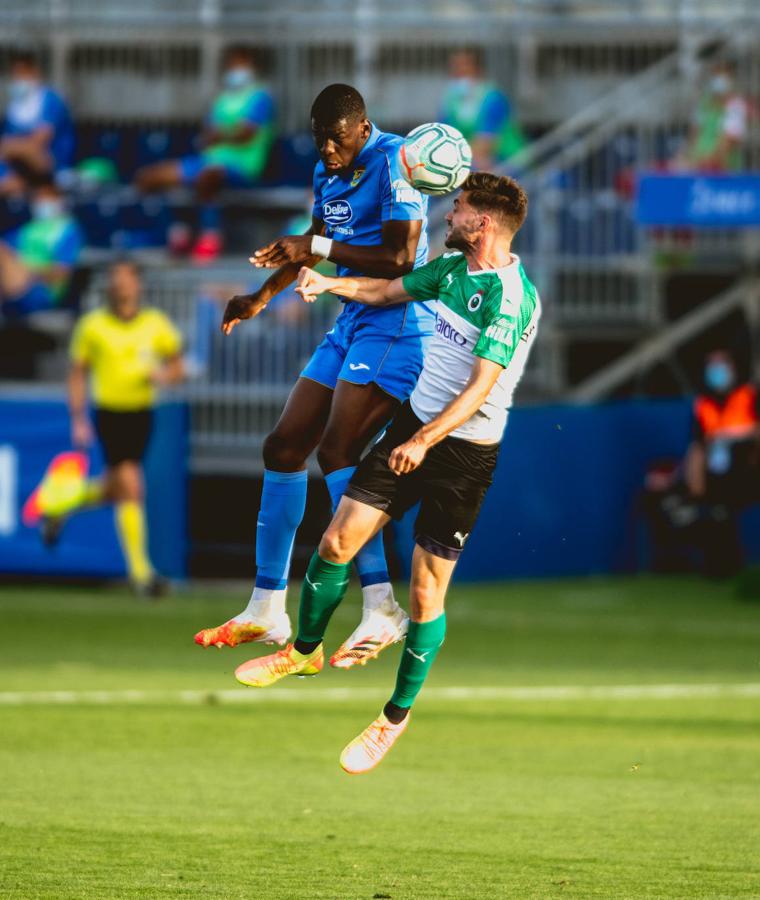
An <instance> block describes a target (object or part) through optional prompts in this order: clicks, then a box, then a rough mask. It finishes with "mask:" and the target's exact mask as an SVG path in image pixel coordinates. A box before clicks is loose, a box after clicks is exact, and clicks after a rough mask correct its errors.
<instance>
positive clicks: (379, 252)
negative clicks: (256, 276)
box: [251, 220, 422, 278]
mask: <svg viewBox="0 0 760 900" xmlns="http://www.w3.org/2000/svg"><path fill="white" fill-rule="evenodd" d="M312 233H313V234H321V232H312ZM421 233H422V222H421V221H420V220H412V221H390V222H384V223H383V227H382V243H381V244H377V245H375V246H369V247H363V246H360V245H357V244H348V243H344V242H341V241H333V242H332V247H331V249H330V254H329V256H328V257H327V258H328V259H329V260H330V261H331V262H334V263H338V264H339V265H342V266H347V267H349V268H351V269H361V270H362V271H365V272H371V273H372V274H373V275H377V276H380V277H385V278H397V277H398V276H399V275H405V274H406V273H407V272H411V271H412V269H413V268H414V257H415V254H416V253H417V244H418V243H419V239H420V234H421ZM310 253H311V237H309V236H307V235H300V234H299V235H292V236H290V237H282V238H278V239H277V240H276V241H274V242H273V243H272V244H269V245H268V246H267V247H262V249H261V250H257V251H256V252H255V253H254V254H253V256H252V257H251V262H252V263H253V264H254V265H255V266H257V267H259V268H264V269H272V268H274V267H275V266H282V265H284V264H286V263H289V262H299V263H305V259H306V257H307V256H308V255H309V254H310Z"/></svg>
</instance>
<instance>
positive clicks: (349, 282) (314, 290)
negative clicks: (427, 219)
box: [296, 266, 412, 306]
mask: <svg viewBox="0 0 760 900" xmlns="http://www.w3.org/2000/svg"><path fill="white" fill-rule="evenodd" d="M296 292H297V293H299V294H300V295H301V297H302V298H303V299H304V300H305V301H306V302H307V303H313V302H314V301H315V300H316V299H317V297H319V295H320V294H324V293H330V294H336V295H337V296H339V297H344V298H345V299H346V300H357V301H358V302H359V303H366V304H367V305H368V306H394V305H396V304H399V303H408V302H409V301H410V300H411V299H412V297H411V296H410V295H409V294H407V292H406V291H405V290H404V281H403V279H402V278H394V279H393V280H392V281H391V280H389V279H387V278H367V277H365V276H357V277H350V276H345V277H343V278H331V277H330V276H328V275H322V274H321V273H320V272H315V271H314V269H310V268H308V267H307V266H304V267H303V268H302V269H301V271H300V272H299V273H298V284H297V286H296Z"/></svg>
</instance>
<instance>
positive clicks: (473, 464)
mask: <svg viewBox="0 0 760 900" xmlns="http://www.w3.org/2000/svg"><path fill="white" fill-rule="evenodd" d="M422 424H423V423H422V422H421V421H420V420H419V419H418V418H417V416H415V414H414V413H413V412H412V408H411V406H410V405H409V402H408V401H407V402H406V403H405V404H404V405H403V406H402V407H401V409H400V410H399V412H398V413H397V414H396V416H395V418H394V419H393V421H392V422H391V424H390V426H389V427H388V430H387V431H386V433H385V435H384V437H383V438H382V439H381V440H380V441H379V442H378V443H377V444H376V445H375V446H374V447H373V448H372V450H371V451H370V453H368V454H367V456H365V457H364V459H363V460H362V461H361V462H360V463H359V466H358V467H357V469H356V472H354V476H353V478H352V479H351V483H350V484H349V486H348V488H347V490H346V496H347V497H351V498H352V499H353V500H358V501H359V502H360V503H366V504H367V506H372V507H374V508H375V509H380V510H382V511H383V512H384V513H387V514H388V515H389V516H390V517H391V518H392V519H400V518H401V516H402V515H403V514H404V513H405V512H406V511H407V510H408V509H410V508H411V507H412V506H414V505H415V503H417V502H418V501H419V502H420V512H419V515H418V516H417V520H416V522H415V525H414V531H415V535H414V539H415V541H416V542H417V543H418V544H419V545H420V547H422V548H423V550H427V551H429V552H430V553H433V554H434V555H435V556H440V557H442V558H443V559H450V560H456V559H458V558H459V554H460V553H461V552H462V547H464V542H465V541H466V540H467V537H468V536H469V534H470V532H471V531H472V528H473V526H474V524H475V521H476V519H477V518H478V513H479V512H480V506H481V504H482V502H483V497H485V494H486V491H487V490H488V488H489V486H490V485H491V482H492V481H493V472H494V469H495V468H496V460H497V458H498V455H499V446H500V445H499V444H475V443H473V442H472V441H465V440H462V439H461V438H453V437H447V438H444V439H443V440H442V441H441V442H440V443H439V444H436V445H435V446H434V447H432V448H431V449H430V450H429V451H428V453H427V456H426V457H425V459H424V461H423V463H422V465H421V466H419V468H417V469H415V470H414V471H413V472H409V474H407V475H394V473H393V472H392V471H391V470H390V468H389V467H388V458H389V456H390V454H391V451H392V450H393V449H394V448H395V447H398V446H399V444H403V443H404V442H405V441H407V440H409V438H410V437H411V436H412V435H413V434H414V433H415V432H416V431H418V430H419V429H420V428H421V427H422Z"/></svg>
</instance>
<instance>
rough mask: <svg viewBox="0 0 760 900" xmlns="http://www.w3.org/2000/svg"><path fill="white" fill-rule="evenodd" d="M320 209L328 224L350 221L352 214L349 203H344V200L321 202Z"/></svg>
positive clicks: (341, 223)
mask: <svg viewBox="0 0 760 900" xmlns="http://www.w3.org/2000/svg"><path fill="white" fill-rule="evenodd" d="M322 211H323V212H322V219H323V221H325V222H326V223H327V224H328V225H343V224H345V223H346V222H350V221H351V219H352V218H353V215H354V211H353V210H352V209H351V204H350V203H346V201H345V200H335V201H333V202H332V203H323V204H322Z"/></svg>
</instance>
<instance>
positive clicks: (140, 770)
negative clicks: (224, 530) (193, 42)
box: [0, 578, 760, 900]
mask: <svg viewBox="0 0 760 900" xmlns="http://www.w3.org/2000/svg"><path fill="white" fill-rule="evenodd" d="M405 593H406V592H405V590H403V589H400V590H399V595H400V596H401V597H404V596H405ZM296 595H297V591H294V593H293V595H292V596H291V604H290V605H291V608H292V609H294V608H295V606H296V603H295V600H296ZM243 600H244V597H243V596H242V595H240V594H237V595H236V594H232V593H229V592H226V593H225V592H220V591H214V592H208V593H206V594H203V593H200V592H199V591H198V590H197V589H195V590H193V591H191V592H190V593H188V594H187V595H184V596H178V597H175V598H172V599H170V600H168V601H165V602H162V603H159V604H156V605H154V606H151V605H148V604H144V603H139V602H137V601H134V600H132V599H131V598H130V597H128V596H127V595H125V594H122V593H119V592H115V591H105V592H98V591H94V590H89V591H88V590H82V589H75V588H70V587H69V588H61V589H58V590H56V589H51V588H45V589H43V588H19V587H7V586H6V587H3V588H2V589H0V896H2V897H3V898H24V900H32V898H55V900H62V898H77V900H81V898H98V900H100V898H112V897H113V898H133V897H146V898H172V897H203V898H246V900H279V898H282V900H300V898H341V900H342V898H350V900H354V898H356V900H362V898H367V900H371V898H392V900H407V898H409V900H411V898H430V900H439V898H462V900H473V898H488V900H491V898H516V900H523V898H552V897H565V898H567V897H570V898H589V897H603V898H639V897H651V898H654V897H657V898H668V900H671V898H733V897H760V604H757V603H755V604H753V603H750V602H741V601H740V600H737V599H735V597H734V594H733V592H732V590H731V588H730V586H727V585H725V586H724V585H715V584H710V583H706V582H702V581H698V580H691V579H657V578H638V579H620V580H614V579H598V580H597V579H592V580H576V581H555V582H543V583H538V582H536V583H527V584H507V585H492V586H479V587H473V586H466V585H461V586H455V587H454V588H453V589H452V591H451V593H450V597H449V634H448V638H447V641H446V644H445V645H444V648H443V650H442V651H441V654H440V656H439V658H438V662H437V663H436V665H435V667H434V668H433V670H432V674H431V677H430V679H429V682H428V685H427V686H426V689H425V690H424V691H423V693H422V695H421V697H420V700H419V701H418V704H417V707H416V708H415V712H414V717H413V720H412V723H411V726H410V728H409V730H408V731H407V733H406V734H405V735H404V737H403V738H402V739H401V740H400V742H399V744H398V745H397V747H396V748H394V750H393V751H392V752H391V754H390V755H389V756H388V758H387V759H386V761H385V762H384V763H383V764H382V765H381V766H380V767H379V768H378V769H377V770H375V771H374V772H373V773H371V774H369V775H367V776H363V777H355V778H351V777H349V776H347V775H345V774H344V773H343V772H342V771H341V770H340V769H339V768H338V754H339V752H340V750H341V748H342V747H343V745H344V744H345V743H346V742H347V741H348V740H349V739H350V738H352V737H353V736H354V735H355V734H356V733H357V732H358V731H359V730H360V729H361V728H363V727H364V726H365V725H366V724H367V723H368V722H369V721H370V719H371V718H373V717H374V716H375V714H376V713H377V712H378V710H379V708H380V704H381V703H382V701H383V698H384V697H385V696H386V695H387V694H388V693H389V691H390V689H391V687H392V684H393V677H394V673H395V667H396V662H397V659H398V652H399V650H398V648H393V649H391V650H389V651H387V652H386V654H385V655H384V657H383V658H381V659H380V660H378V661H377V662H374V663H371V664H370V665H368V666H367V667H366V668H364V669H358V670H351V671H348V672H343V671H332V670H330V671H325V672H324V673H323V674H322V675H320V676H319V677H318V678H313V679H308V680H303V681H301V680H296V679H292V680H291V681H290V682H286V683H283V684H281V685H277V686H275V687H273V688H271V689H270V690H268V691H261V692H256V691H253V690H251V689H246V688H243V687H242V686H238V685H237V683H236V682H235V681H234V679H233V677H232V672H233V670H234V668H235V666H236V665H238V664H239V663H240V662H242V661H243V660H245V659H248V658H249V657H250V656H253V655H257V654H259V653H261V652H263V648H260V647H259V646H258V645H247V646H244V647H240V648H237V649H236V650H224V651H217V650H214V649H210V650H202V649H201V648H199V647H196V646H195V645H194V644H193V643H192V636H193V633H194V632H195V631H196V630H197V629H198V628H200V627H202V626H206V625H211V624H217V623H219V622H221V621H222V620H223V619H225V618H227V617H228V616H229V615H232V614H234V613H235V612H237V611H238V610H239V608H240V607H241V605H242V601H243ZM357 604H358V592H357V591H356V590H355V589H354V590H353V592H352V593H351V594H349V596H348V598H347V600H346V603H345V604H344V606H343V608H341V610H339V612H338V614H337V615H336V617H335V619H334V622H333V623H332V625H331V628H330V632H329V634H328V645H329V646H330V647H334V646H335V645H336V644H337V642H338V641H339V640H340V639H341V638H342V637H343V636H345V634H346V633H347V632H348V631H349V630H350V629H351V628H352V627H353V624H354V619H355V616H356V614H357V608H358V607H357ZM517 688H521V689H524V690H516V689H517ZM627 688H630V689H627ZM452 689H458V690H452ZM50 692H56V693H50Z"/></svg>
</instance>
